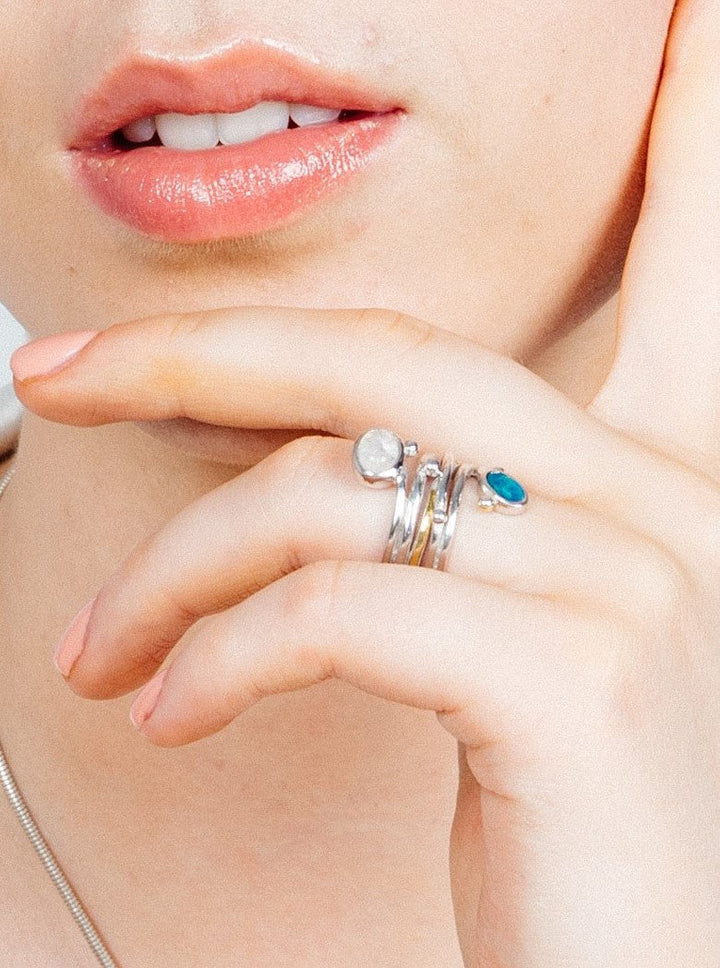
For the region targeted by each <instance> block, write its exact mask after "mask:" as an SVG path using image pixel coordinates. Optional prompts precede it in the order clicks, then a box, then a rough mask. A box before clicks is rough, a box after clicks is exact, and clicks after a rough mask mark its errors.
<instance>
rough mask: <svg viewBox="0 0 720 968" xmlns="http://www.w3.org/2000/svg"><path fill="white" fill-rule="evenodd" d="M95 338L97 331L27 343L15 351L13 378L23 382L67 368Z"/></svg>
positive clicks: (59, 335) (62, 334)
mask: <svg viewBox="0 0 720 968" xmlns="http://www.w3.org/2000/svg"><path fill="white" fill-rule="evenodd" d="M94 336H97V332H96V331H95V330H84V331H83V332H80V333H57V334H55V335H54V336H45V337H44V338H43V339H36V340H33V341H32V342H31V343H26V344H25V345H24V346H21V347H20V349H18V350H15V352H14V353H13V355H12V357H11V358H10V368H11V369H12V372H13V376H14V377H15V379H16V380H20V381H22V380H30V379H32V378H33V377H35V376H47V375H49V374H50V373H55V372H56V371H57V370H61V369H62V368H63V367H64V366H67V364H68V363H70V361H71V360H72V359H74V357H76V356H77V354H78V353H79V352H80V350H81V349H82V348H83V347H84V346H87V344H88V343H89V342H90V340H91V339H92V338H93V337H94Z"/></svg>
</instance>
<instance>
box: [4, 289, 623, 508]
mask: <svg viewBox="0 0 720 968" xmlns="http://www.w3.org/2000/svg"><path fill="white" fill-rule="evenodd" d="M52 340H58V341H59V343H60V344H61V346H62V347H63V349H64V346H65V335H63V336H62V337H49V338H47V339H45V340H42V341H38V343H42V344H43V346H45V347H47V344H48V343H49V342H50V341H52ZM33 345H34V347H35V350H36V351H37V344H33ZM28 352H30V351H29V350H21V351H20V352H19V353H17V354H15V356H14V357H13V365H14V369H15V372H16V380H15V386H16V390H17V392H18V395H19V396H20V398H21V400H22V402H23V403H24V404H25V405H26V406H28V407H29V408H30V409H32V410H34V411H35V412H36V413H38V414H40V415H41V416H44V417H48V418H49V419H52V420H58V421H61V422H66V423H77V424H83V425H95V424H100V423H109V422H113V421H120V420H164V419H168V418H172V417H190V418H193V419H195V420H201V421H205V422H208V423H213V424H220V425H224V426H228V427H246V428H255V429H257V428H261V429H271V428H272V429H287V428H305V429H308V430H323V431H328V432H330V433H332V434H334V435H336V436H340V437H347V438H354V437H356V436H357V435H358V434H360V433H362V432H363V431H364V430H366V429H367V428H368V427H371V426H391V427H392V428H393V429H395V430H396V431H397V432H398V433H401V434H403V435H404V436H412V437H414V438H415V439H420V440H421V441H422V445H423V447H426V448H427V449H428V450H437V449H447V450H451V451H453V453H456V454H457V455H462V456H465V457H467V459H471V460H474V461H476V462H478V463H485V464H487V465H489V466H497V465H498V464H499V465H501V466H505V467H507V468H508V469H509V470H510V472H512V470H511V469H512V468H513V467H514V466H515V463H516V458H517V457H518V456H519V454H520V452H522V456H523V462H524V464H525V472H526V475H529V479H528V483H529V484H530V486H532V487H539V488H540V489H544V490H549V489H550V488H551V487H552V488H554V491H555V493H558V492H561V494H566V495H568V496H569V495H570V494H572V493H576V492H577V490H578V489H580V490H584V489H585V488H587V487H589V486H590V484H589V477H590V473H589V472H590V469H591V468H594V467H596V466H598V465H599V464H600V463H601V462H602V461H603V460H604V459H606V456H607V455H606V453H605V451H602V449H601V443H605V446H607V442H606V441H605V440H604V434H603V428H602V427H601V426H600V425H599V424H597V423H596V422H595V421H592V420H590V419H589V418H587V417H586V416H585V415H584V414H583V412H582V411H581V410H580V409H579V408H577V407H575V406H574V405H573V404H572V403H571V402H570V401H569V400H567V399H566V398H565V397H563V396H562V394H560V393H558V392H557V391H555V390H554V389H553V388H552V387H550V386H549V385H548V384H546V383H544V382H543V381H542V380H540V379H539V378H538V377H536V376H534V375H533V374H532V373H530V372H529V371H528V370H526V369H525V368H524V367H522V366H520V365H519V364H517V363H515V362H513V361H512V360H508V359H506V358H503V357H500V356H497V355H496V354H494V353H491V352H490V351H488V350H485V349H483V348H482V347H480V346H479V345H478V344H476V343H474V342H473V341H471V340H468V339H466V338H464V337H461V336H457V335H455V334H452V333H449V332H446V331H445V330H441V329H439V328H436V327H432V326H430V325H428V324H426V323H422V322H420V321H418V320H415V319H412V318H411V317H409V316H404V315H400V314H396V313H391V312H387V311H382V310H365V311H359V310H357V311H356V310H352V311H349V310H345V311H330V310H300V309H280V308H278V309H275V308H267V307H263V308H248V307H238V308H233V309H226V310H212V311H207V312H201V313H190V314H187V315H179V316H173V317H156V318H151V319H146V320H138V321H134V322H131V323H123V324H118V325H115V326H112V327H110V328H109V329H108V330H105V331H104V332H102V333H100V334H98V335H97V336H96V337H95V338H94V339H93V340H92V341H91V342H90V343H89V344H88V345H87V346H86V347H85V348H84V349H83V350H81V352H80V353H79V355H77V356H76V357H75V358H74V359H73V360H72V362H70V363H69V364H68V365H67V366H65V367H64V368H63V369H61V370H59V371H55V372H54V373H52V374H51V375H48V376H45V377H28V376H27V372H28V367H27V366H26V365H25V364H23V365H22V366H21V362H22V361H23V360H24V359H26V357H25V356H23V353H28ZM45 355H47V354H45ZM18 373H23V374H26V376H25V378H24V379H19V378H18V376H17V374H18ZM418 388H432V389H431V392H429V393H427V394H424V399H420V395H419V393H418ZM438 401H441V402H442V405H441V406H438ZM480 415H482V419H479V416H480ZM516 442H522V446H521V447H518V446H516ZM581 445H582V448H583V453H582V458H583V459H582V460H577V459H576V460H575V461H573V462H572V463H571V464H569V465H568V467H567V468H566V473H565V474H564V475H563V476H562V478H561V479H559V478H558V475H557V473H556V467H555V460H554V454H555V453H557V452H562V453H575V454H577V453H578V450H579V448H580V446H581ZM593 450H595V452H593ZM598 451H600V453H598Z"/></svg>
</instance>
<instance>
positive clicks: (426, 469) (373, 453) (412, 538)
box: [353, 427, 527, 571]
mask: <svg viewBox="0 0 720 968" xmlns="http://www.w3.org/2000/svg"><path fill="white" fill-rule="evenodd" d="M417 454H418V446H417V444H416V443H415V442H414V441H406V442H403V441H402V440H401V439H400V437H398V435H397V434H396V433H394V432H393V431H392V430H386V429H384V428H380V427H374V428H372V429H371V430H368V431H366V432H365V433H364V434H361V435H360V436H359V437H358V438H357V440H356V441H355V446H354V448H353V466H354V468H355V470H356V471H357V473H358V474H359V475H360V477H362V479H363V480H364V481H365V482H366V483H367V484H369V485H370V486H371V487H389V486H393V485H394V486H395V488H396V498H395V509H394V512H393V518H392V524H391V526H390V533H389V535H388V540H387V545H386V547H385V554H384V555H383V561H385V562H391V563H395V564H405V565H418V566H423V567H426V568H434V569H437V570H439V571H442V570H444V568H445V566H446V564H447V559H448V554H449V550H450V543H451V541H452V538H453V535H454V533H455V524H456V520H457V513H458V509H459V507H460V501H461V499H462V495H463V491H464V488H465V484H466V483H467V481H468V480H471V479H474V480H476V481H477V482H478V485H479V488H480V498H479V500H478V502H477V506H478V508H479V509H481V510H485V511H502V512H504V513H505V514H519V513H521V512H522V511H524V510H525V507H526V506H527V494H526V492H525V489H524V488H523V486H522V485H521V484H520V483H519V482H518V481H516V480H515V479H514V478H512V477H510V476H509V475H507V474H505V472H504V470H503V469H502V468H501V467H495V468H493V469H492V470H491V471H488V472H487V473H485V474H482V473H481V472H480V471H478V470H477V468H475V467H473V466H472V465H470V464H459V465H458V464H456V463H455V461H454V460H453V458H452V456H451V455H449V454H446V455H445V456H444V457H443V458H442V460H440V459H439V458H438V457H437V456H435V455H432V454H429V455H425V456H423V457H421V458H419V459H418V460H417V464H416V467H415V471H414V477H413V478H412V480H410V478H409V475H408V467H407V463H406V462H407V460H408V459H413V458H416V457H417Z"/></svg>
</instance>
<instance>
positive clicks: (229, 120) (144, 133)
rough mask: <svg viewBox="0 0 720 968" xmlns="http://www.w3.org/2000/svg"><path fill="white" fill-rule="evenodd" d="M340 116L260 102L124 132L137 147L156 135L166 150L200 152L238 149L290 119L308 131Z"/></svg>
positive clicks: (144, 121)
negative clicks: (221, 146) (225, 147)
mask: <svg viewBox="0 0 720 968" xmlns="http://www.w3.org/2000/svg"><path fill="white" fill-rule="evenodd" d="M339 116H340V111H339V110H337V111H336V110H335V109H334V108H319V107H316V106H315V105H313V104H287V103H286V102H284V101H261V102H260V103H259V104H255V105H254V106H253V107H251V108H248V109H247V111H239V112H237V113H236V114H174V113H173V114H159V115H157V116H156V117H155V118H141V119H139V120H138V121H133V122H132V124H128V125H126V126H125V127H124V128H123V129H122V131H123V135H124V136H125V138H127V140H128V141H132V142H134V143H136V144H141V143H142V142H145V141H152V139H153V137H154V136H155V131H157V133H158V136H159V138H160V141H161V142H162V143H163V144H164V145H165V147H167V148H179V149H180V150H183V151H197V150H198V149H202V148H214V147H215V145H217V143H218V142H220V143H221V144H224V145H239V144H244V143H245V142H246V141H254V140H255V139H256V138H261V137H262V136H263V135H265V134H271V133H272V132H273V131H284V130H285V128H287V126H288V123H289V121H290V119H292V120H293V121H294V122H295V124H297V125H298V126H299V127H306V126H308V125H311V124H322V123H324V122H328V121H335V120H336V119H337V118H338V117H339Z"/></svg>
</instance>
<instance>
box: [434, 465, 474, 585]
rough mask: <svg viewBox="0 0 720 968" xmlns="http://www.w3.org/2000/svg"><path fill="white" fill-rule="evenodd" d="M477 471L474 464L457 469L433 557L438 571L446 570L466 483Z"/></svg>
mask: <svg viewBox="0 0 720 968" xmlns="http://www.w3.org/2000/svg"><path fill="white" fill-rule="evenodd" d="M477 473H478V472H477V470H476V469H475V468H474V467H473V466H472V464H461V465H460V466H459V467H458V468H457V470H456V471H455V475H454V477H453V479H452V484H451V486H450V501H449V504H448V511H447V520H446V521H445V527H444V528H443V532H442V536H441V538H440V540H439V542H438V546H437V549H436V551H435V557H434V558H433V563H432V567H433V568H435V569H436V570H437V571H445V566H446V565H447V560H448V555H449V554H450V542H451V541H452V539H453V535H454V534H455V525H456V524H457V513H458V508H459V507H460V501H461V499H462V495H463V490H464V488H465V483H466V481H467V480H468V478H469V477H476V476H477Z"/></svg>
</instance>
